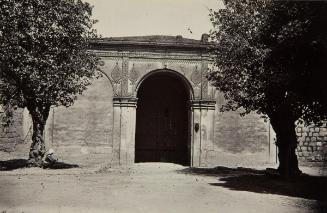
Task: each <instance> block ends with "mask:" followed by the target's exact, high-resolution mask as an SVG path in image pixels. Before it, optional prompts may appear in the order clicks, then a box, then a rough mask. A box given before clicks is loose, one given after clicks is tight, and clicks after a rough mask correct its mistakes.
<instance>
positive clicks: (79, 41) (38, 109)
mask: <svg viewBox="0 0 327 213" xmlns="http://www.w3.org/2000/svg"><path fill="white" fill-rule="evenodd" d="M91 15H92V7H91V6H90V5H89V4H88V3H84V2H82V1H81V0H15V1H13V0H0V64H1V72H0V79H1V80H2V87H1V94H0V103H1V104H2V105H4V106H5V107H4V108H5V109H13V108H15V107H21V108H23V107H26V108H27V109H28V110H29V112H30V115H31V118H32V122H33V135H32V144H31V147H30V152H29V163H30V165H32V166H41V165H42V157H43V155H44V153H45V151H46V149H45V144H44V140H43V131H44V127H45V124H46V121H47V118H48V115H49V110H50V107H51V106H66V107H68V106H70V105H72V104H73V103H74V100H75V99H76V98H77V95H78V94H81V93H82V92H83V91H84V90H85V89H86V88H87V86H88V85H90V82H91V79H92V78H94V77H97V76H99V75H100V74H99V72H98V71H99V68H98V62H99V58H98V57H97V56H96V55H95V54H94V53H92V52H90V51H88V47H89V43H90V40H91V39H94V38H96V37H97V36H96V32H95V30H93V29H92V26H93V24H94V23H95V21H94V20H93V19H91Z"/></svg>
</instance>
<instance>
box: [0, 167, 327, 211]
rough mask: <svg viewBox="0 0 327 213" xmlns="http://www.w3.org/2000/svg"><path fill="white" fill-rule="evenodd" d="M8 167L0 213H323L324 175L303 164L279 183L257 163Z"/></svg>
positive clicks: (0, 174)
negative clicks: (254, 165) (206, 166)
mask: <svg viewBox="0 0 327 213" xmlns="http://www.w3.org/2000/svg"><path fill="white" fill-rule="evenodd" d="M8 164H10V162H8V161H6V162H3V161H2V162H1V164H0V167H1V165H2V167H1V168H2V169H1V170H2V171H0V212H2V213H4V212H5V213H9V212H19V213H22V212H24V213H27V212H31V213H38V212H40V213H41V212H42V213H46V212H123V213H125V212H132V213H138V212H140V213H146V212H151V213H156V212H164V213H169V212H188V213H193V212H194V213H200V212H206V213H207V212H237V213H243V212H265V213H266V212H267V213H269V212H271V213H276V212H277V213H282V212H287V213H291V212H327V211H326V194H327V179H326V177H325V176H322V175H323V174H322V173H321V171H320V173H319V170H314V169H310V168H307V169H306V170H307V173H309V174H310V173H311V174H310V175H303V176H302V177H301V178H299V179H296V180H281V179H280V178H279V177H277V176H274V175H273V174H270V175H267V174H266V172H265V171H264V170H261V169H258V168H256V169H249V168H226V167H217V168H212V169H199V168H198V169H190V168H187V167H183V166H180V165H175V164H167V163H143V164H135V165H134V166H133V167H131V168H110V167H106V166H102V167H99V168H69V167H66V169H62V168H61V169H58V168H57V169H40V168H17V169H9V167H6V166H8ZM16 164H17V162H16Z"/></svg>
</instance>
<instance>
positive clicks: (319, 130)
mask: <svg viewBox="0 0 327 213" xmlns="http://www.w3.org/2000/svg"><path fill="white" fill-rule="evenodd" d="M297 136H298V141H299V144H298V148H297V155H298V159H299V162H300V163H305V162H323V161H326V160H327V127H326V124H324V125H323V126H321V127H316V126H314V125H311V126H308V127H305V126H303V125H299V126H298V127H297Z"/></svg>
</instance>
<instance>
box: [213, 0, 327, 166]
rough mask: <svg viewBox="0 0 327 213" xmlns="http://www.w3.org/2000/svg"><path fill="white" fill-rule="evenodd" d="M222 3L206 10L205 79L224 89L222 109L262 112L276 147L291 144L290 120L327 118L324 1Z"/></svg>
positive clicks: (240, 0) (326, 4) (228, 0)
mask: <svg viewBox="0 0 327 213" xmlns="http://www.w3.org/2000/svg"><path fill="white" fill-rule="evenodd" d="M224 3H225V8H224V9H221V10H219V11H211V15H210V16H211V21H212V23H213V29H212V31H211V39H212V41H213V43H214V46H213V48H212V52H211V53H212V56H213V61H214V69H213V70H212V71H211V72H210V74H209V79H210V80H211V81H212V82H213V84H214V85H215V86H216V87H217V88H218V89H219V90H220V91H222V92H223V93H224V94H225V98H226V100H227V103H226V104H225V105H224V106H223V109H222V110H235V109H238V108H243V109H244V110H245V112H244V114H246V113H249V112H251V111H256V112H258V113H260V114H263V115H267V116H268V117H269V118H270V120H271V124H272V126H273V128H274V130H275V132H276V134H277V146H279V149H280V152H281V150H282V146H284V145H286V144H288V145H289V146H291V147H292V149H294V147H296V135H295V132H294V131H295V130H294V128H293V127H294V122H295V121H297V120H298V121H304V122H305V123H306V124H309V123H311V122H316V123H319V122H321V121H322V120H324V119H326V118H327V87H326V83H325V79H326V76H327V75H326V72H327V60H326V59H327V28H326V26H327V16H326V12H327V2H323V1H321V2H317V1H310V2H308V1H273V0H253V1H252V0H251V1H248V0H237V1H236V0H225V1H224ZM283 128H284V129H285V128H286V129H288V131H286V130H282V129H283ZM291 129H293V130H291ZM286 135H288V138H287V136H286ZM290 137H291V138H290ZM294 140H295V141H294ZM285 141H291V142H285ZM289 148H290V147H289ZM288 154H289V155H292V154H290V153H288ZM286 155H287V154H286ZM280 161H281V159H280ZM296 167H297V163H296Z"/></svg>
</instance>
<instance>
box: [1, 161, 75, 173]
mask: <svg viewBox="0 0 327 213" xmlns="http://www.w3.org/2000/svg"><path fill="white" fill-rule="evenodd" d="M26 167H28V161H27V160H26V159H12V160H6V161H0V171H12V170H15V169H22V168H26ZM78 167H79V166H78V165H76V164H68V163H64V162H56V163H54V164H53V165H51V166H48V167H47V169H71V168H78Z"/></svg>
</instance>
